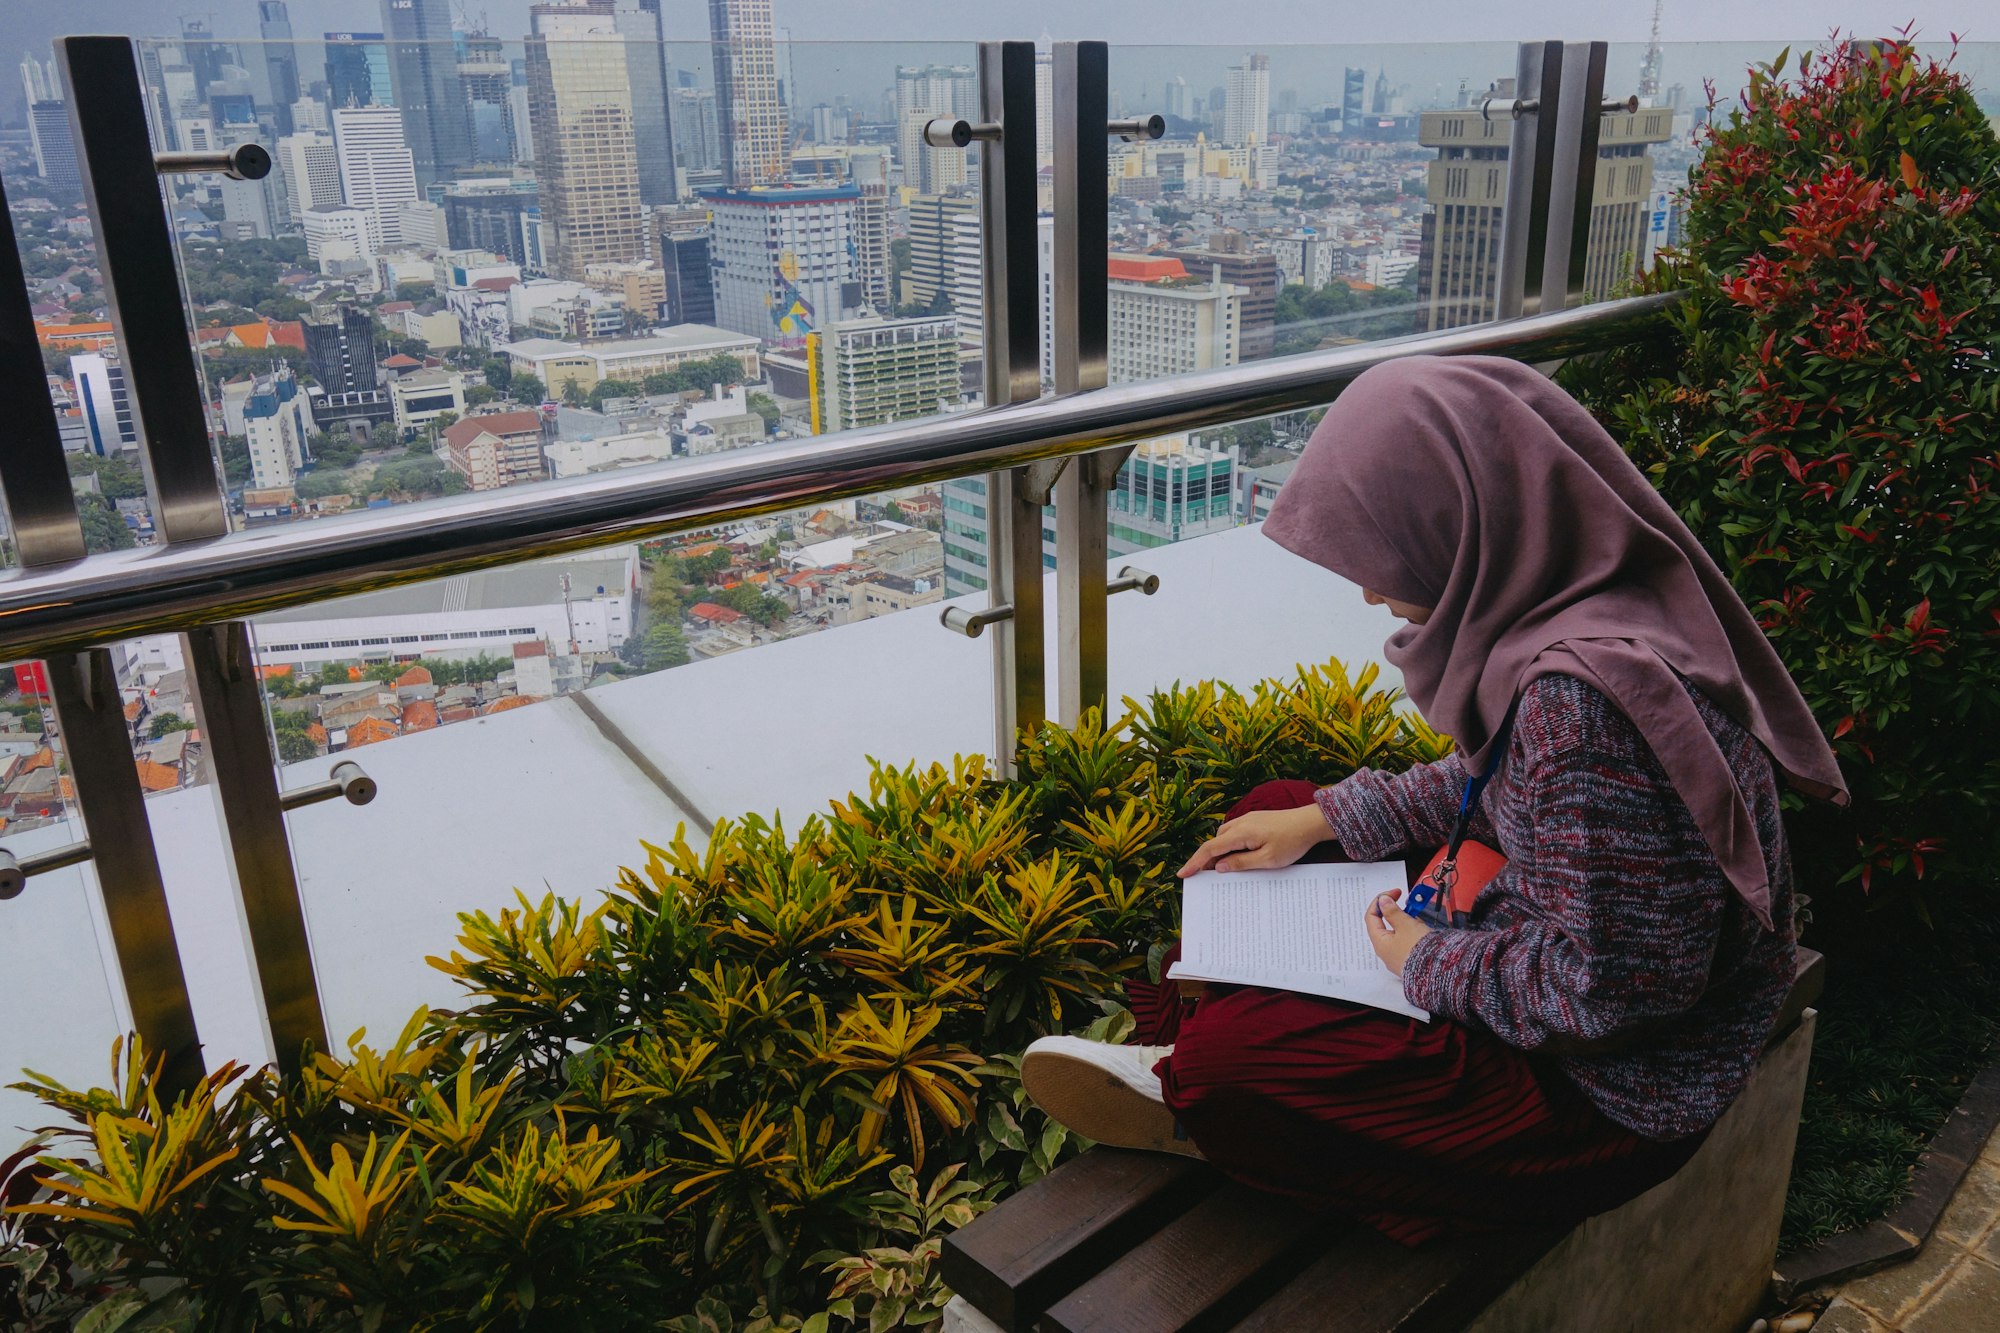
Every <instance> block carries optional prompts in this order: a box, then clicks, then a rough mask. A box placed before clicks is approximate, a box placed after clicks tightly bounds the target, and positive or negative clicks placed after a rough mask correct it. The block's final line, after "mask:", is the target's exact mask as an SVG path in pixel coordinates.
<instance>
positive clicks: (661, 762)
mask: <svg viewBox="0 0 2000 1333" xmlns="http://www.w3.org/2000/svg"><path fill="white" fill-rule="evenodd" d="M1117 563H1128V564H1135V565H1139V566H1140V567H1142V568H1145V569H1148V570H1150V571H1152V572H1153V573H1156V574H1158V575H1159V576H1160V580H1161V583H1160V590H1159V592H1158V594H1157V595H1155V596H1153V597H1145V596H1142V595H1140V594H1138V593H1136V592H1132V593H1122V594H1120V595H1118V596H1116V597H1113V598H1112V599H1111V603H1110V628H1109V638H1110V643H1111V646H1112V647H1111V662H1110V684H1111V695H1112V698H1113V701H1114V704H1115V702H1116V700H1117V699H1118V698H1120V697H1122V696H1124V695H1133V696H1139V695H1143V694H1144V693H1145V692H1147V691H1148V690H1150V689H1153V688H1155V687H1158V686H1162V685H1167V684H1171V683H1173V682H1174V681H1188V682H1192V681H1195V680H1202V679H1216V680H1223V681H1228V682H1230V683H1232V684H1235V685H1238V686H1248V685H1250V684H1252V683H1254V682H1255V681H1257V680H1260V679H1263V678H1266V677H1271V676H1285V675H1289V674H1290V673H1291V671H1292V670H1293V668H1294V667H1295V666H1296V665H1297V664H1299V663H1317V662H1323V661H1325V660H1326V659H1327V658H1329V657H1339V658H1341V659H1342V660H1343V661H1346V662H1347V663H1349V664H1350V666H1354V667H1356V668H1358V667H1359V666H1360V665H1361V664H1363V663H1366V662H1369V661H1377V660H1379V659H1380V656H1381V648H1382V643H1383V640H1384V639H1386V638H1387V637H1388V635H1389V634H1390V632H1391V631H1392V630H1393V628H1394V627H1395V622H1394V621H1393V620H1392V619H1391V618H1390V616H1389V614H1388V612H1387V611H1386V610H1383V609H1381V608H1375V607H1369V606H1367V605H1366V604H1365V603H1364V602H1363V601H1362V600H1361V594H1360V590H1359V589H1357V588H1355V587H1353V586H1352V585H1350V584H1347V583H1345V582H1343V581H1341V580H1339V579H1337V578H1335V577H1334V576H1333V575H1331V574H1328V573H1326V572H1325V571H1323V570H1319V569H1317V568H1314V567H1313V566H1310V565H1308V564H1306V563H1305V562H1303V561H1301V560H1298V559H1296V558H1295V557H1293V556H1291V555H1288V554H1287V553H1285V552H1284V551H1282V550H1280V549H1279V548H1278V547H1277V546H1275V545H1273V544H1272V543H1270V542H1267V541H1264V540H1263V538H1262V536H1261V534H1260V533H1259V532H1257V531H1256V530H1254V529H1247V528H1243V529H1237V530H1234V531H1231V532H1226V533H1220V534H1217V535H1214V536H1210V537H1204V538H1200V539H1198V540H1195V541H1189V542H1183V543H1181V544H1179V545H1177V546H1171V547H1166V548H1162V549H1159V550H1155V551H1147V552H1144V553H1142V554H1140V555H1136V556H1131V557H1127V558H1126V559H1125V560H1123V561H1120V562H1117ZM1046 594H1047V598H1048V605H1049V606H1050V607H1051V608H1053V606H1054V599H1055V585H1054V581H1053V580H1052V579H1051V580H1050V582H1049V584H1048V586H1047V589H1046ZM962 600H965V601H969V602H972V603H975V604H983V602H984V596H983V594H982V595H979V596H976V597H973V598H968V599H962ZM938 610H939V608H938V607H936V606H929V607H922V608H917V609H916V610H913V611H909V612H903V613H900V614H897V615H892V616H884V617H878V618H876V619H872V620H867V621H862V622H860V623H858V624H854V625H848V626H844V627H842V628H838V629H831V630H827V631H823V632H821V633H817V634H810V635H805V636H801V637H799V638H796V639H789V640H785V641H783V642H779V643H774V644H769V645H765V646H762V647H758V648H754V649H750V650H747V651H744V652H739V653H732V654H730V655H729V656H727V657H724V658H720V659H716V660H713V661H698V662H694V663H691V664H690V665H688V666H685V667H679V668H676V669H674V670H671V671H666V672H661V673H658V674H655V675H652V676H647V677H643V678H640V679H637V680H632V681H624V682H620V683H617V684H613V685H606V686H602V687H600V688H598V689H595V690H592V691H591V692H590V694H589V696H588V697H589V701H590V703H591V704H592V705H594V706H595V708H596V709H597V710H598V711H599V712H601V714H602V715H603V716H604V717H605V719H606V720H607V721H608V722H609V723H610V724H611V725H612V726H613V727H614V728H615V729H616V730H617V731H619V732H622V733H623V735H624V737H625V738H626V739H627V741H628V742H629V743H630V744H631V745H632V746H634V747H635V748H636V749H637V751H638V752H639V753H640V754H642V755H643V756H645V757H646V759H647V760H649V761H650V762H651V763H652V764H653V765H654V766H655V767H656V768H657V770H658V771H659V772H660V774H661V775H663V776H664V777H665V779H666V780H667V782H668V783H669V784H670V785H671V786H672V787H673V788H675V789H676V790H678V791H679V792H680V793H681V794H682V795H684V796H685V797H686V798H687V801H688V803H689V804H691V805H693V806H694V807H696V808H697V809H698V811H699V813H700V815H701V816H703V817H704V818H706V819H708V820H713V819H715V818H717V817H721V816H727V817H733V816H737V815H740V814H743V813H746V812H749V811H758V812H764V813H769V812H771V811H774V810H775V811H779V812H782V813H783V814H784V816H785V822H786V824H787V826H788V827H794V828H795V827H797V824H798V823H799V821H800V820H801V819H803V818H804V816H806V815H808V814H810V813H812V812H814V811H817V810H822V809H824V808H825V804H826V802H827V801H828V800H829V799H832V798H835V797H838V796H841V795H844V794H845V793H847V792H849V791H851V790H854V789H856V788H858V787H861V786H863V785H864V784H865V783H866V781H867V773H868V765H867V756H870V755H874V756H879V757H881V758H882V759H884V760H885V761H889V762H894V763H899V764H900V763H904V762H907V761H909V760H911V759H917V760H920V761H922V762H925V763H928V762H930V761H932V760H936V759H948V758H949V757H950V756H951V755H952V754H954V753H966V752H974V751H980V752H984V751H986V750H988V749H989V748H990V745H991V740H992V737H991V734H990V733H991V725H992V724H991V719H992V702H991V663H992V659H993V649H992V644H991V640H990V639H987V638H980V639H966V638H963V637H961V636H959V635H955V634H952V633H950V632H949V631H947V630H945V629H944V628H943V627H942V626H940V625H939V623H938V618H937V612H938ZM1050 626H1051V629H1053V610H1051V615H1050ZM1051 637H1053V635H1051ZM1048 679H1049V680H1050V681H1051V682H1052V683H1053V681H1054V679H1055V674H1054V664H1053V662H1051V663H1050V669H1049V673H1048ZM1397 680H1398V678H1397V675H1396V673H1395V671H1394V670H1393V669H1391V668H1386V667H1385V669H1384V672H1383V684H1384V685H1385V686H1386V685H1393V684H1396V683H1397ZM1051 696H1053V684H1051ZM1051 706H1053V699H1052V703H1051ZM353 757H354V758H355V759H356V760H358V761H359V762H360V763H361V765H362V766H363V767H364V768H365V769H366V770H367V771H368V773H369V774H370V775H371V776H372V777H374V778H375V779H376V780H377V781H378V783H379V784H380V788H381V792H380V795H379V796H377V798H376V799H375V802H374V803H373V804H371V805H368V806H363V807H355V806H350V805H347V804H346V803H344V802H339V801H332V802H327V803H324V804H320V805H315V806H310V807H307V808H306V809H303V810H300V811H298V812H295V813H294V814H293V815H292V816H291V823H290V830H291V837H292V847H293V854H294V859H295V862H296V864H297V866H298V868H299V874H300V880H301V886H302V890H303V893H304V896H305V902H306V911H307V916H308V923H309V926H310V929H311V933H312V939H313V951H314V959H315V967H316V970H317V972H318V976H319V984H320V993H321V998H322V1002H323V1004H324V1006H325V1009H326V1016H327V1026H328V1030H329V1033H330V1035H331V1037H332V1040H333V1042H334V1044H335V1046H336V1048H342V1049H344V1046H345V1042H346V1039H347V1037H348V1036H349V1034H351V1033H352V1032H353V1031H354V1030H355V1029H357V1028H360V1027H363V1026H365V1027H367V1029H368V1030H369V1034H370V1038H371V1040H375V1041H389V1040H393V1038H394V1036H395V1034H396V1032H397V1031H398V1030H400V1028H401V1027H402V1025H403V1023H404V1022H405V1021H406V1020H407V1019H408V1018H409V1016H410V1014H411V1012H412V1011H413V1010H415V1009H416V1008H417V1006H419V1005H422V1004H431V1005H439V1006H453V1005H456V1004H458V1003H460V994H461V993H460V992H459V991H458V990H457V988H456V987H454V986H453V985H452V984H451V982H450V981H449V979H447V978H446V977H445V976H444V975H443V974H442V973H440V972H437V971H436V970H434V969H432V968H430V967H428V966H427V965H426V964H425V962H424V958H425V956H426V955H430V954H436V955H448V954H449V953H450V952H451V950H452V947H453V945H454V942H455V940H456V937H457V934H458V925H457V914H458V913H459V912H462V911H471V910H476V909H484V910H488V911H494V910H497V909H499V908H501V907H505V906H507V905H510V904H511V903H512V902H513V889H514V888H515V887H516V886H519V887H520V888H521V889H522V890H523V891H524V892H526V893H527V894H528V895H529V896H530V897H531V898H539V897H540V896H541V894H542V893H543V892H545V891H546V890H549V889H553V890H554V891H556V892H557V893H559V894H562V895H564V896H568V897H574V898H580V899H583V900H585V901H587V902H592V903H594V902H595V901H596V897H597V893H598V891H599V890H601V889H603V888H606V887H608V886H609V885H610V884H611V883H612V881H613V879H614V877H615V875H616V873H617V870H618V867H619V866H620V865H622V864H631V863H636V862H638V861H640V860H642V859H643V858H642V855H641V853H640V851H639V845H638V844H639V840H640V839H642V838H644V839H646V840H649V841H653V842H659V843H664V842H665V841H667V840H668V839H670V838H671V837H672V836H673V833H674V830H675V828H676V826H677V825H679V824H680V823H682V822H683V821H685V820H687V815H688V813H689V812H687V811H685V810H683V809H681V808H680V807H679V806H678V805H677V804H676V802H675V801H674V800H672V799H670V798H669V796H668V795H667V794H666V793H665V792H664V791H663V790H662V789H661V787H660V786H659V785H657V784H656V783H655V782H654V780H653V778H652V777H651V776H649V775H648V774H647V773H645V772H643V771H642V770H641V769H640V768H639V767H638V766H637V765H636V764H635V763H633V761H632V760H631V759H629V758H628V757H627V756H626V754H625V753H623V752H622V751H621V750H620V749H619V748H618V747H617V746H616V745H614V744H613V742H612V741H611V739H609V738H608V737H607V736H606V735H605V733H604V731H603V730H602V729H601V728H600V727H599V726H598V725H597V724H596V723H595V722H594V721H593V719H592V718H591V717H590V715H589V714H588V713H587V712H586V710H585V708H584V707H582V706H580V705H579V704H578V703H577V702H576V700H575V698H574V697H568V698H561V699H556V700H553V701H550V702H547V703H541V704H536V705H534V706H532V707H527V708H519V709H515V710H512V711H509V712H505V713H500V714H497V715H495V716H493V717H490V718H484V719H480V720H477V721H471V722H461V723H457V724H454V725H452V726H448V727H442V728H439V729H438V730H435V731H429V732H424V733H422V734H420V735H416V736H410V737H404V738H400V739H397V740H392V741H387V742H383V743H381V744H377V745H371V746H368V747H366V748H364V749H362V750H360V751H357V752H356V753H355V755H354V756H353ZM329 766H330V761H329V760H327V759H319V760H314V761H311V762H309V763H304V764H295V765H291V766H288V767H287V769H286V771H285V774H284V779H285V784H286V785H287V786H288V787H290V786H302V785H305V784H307V783H311V782H315V781H318V780H320V779H321V778H322V777H323V776H324V775H325V772H326V770H327V768H328V767H329ZM213 790H214V789H213V788H212V787H199V788H192V789H189V790H187V791H181V792H175V793H170V794H168V795H166V796H163V797H160V798H157V799H155V800H153V801H150V802H148V805H147V809H148V812H149V815H150V817H151V819H152V821H153V826H154V829H155V831H156V838H157V840H158V843H159V846H160V855H161V862H162V869H163V872H164V874H165V877H166V881H167V893H168V901H169V906H170V909H171V911H172V914H173V919H174V928H175V933H176V935H177V937H178V940H179V944H180V948H181V951H182V957H183V959H184V960H187V961H186V962H185V964H184V966H185V970H186V972H187V977H188V986H189V991H190V994H191V996H192V999H193V1003H194V1008H195V1021H196V1024H197V1026H198V1027H199V1029H200V1031H201V1035H202V1038H203V1042H204V1044H205V1047H206V1049H207V1058H208V1061H209V1064H210V1067H211V1068H213V1067H214V1066H215V1065H217V1064H219V1063H220V1062H221V1061H222V1060H224V1059H239V1060H246V1061H250V1062H253V1063H254V1062H260V1061H262V1060H265V1059H268V1058H269V1051H268V1050H267V1049H265V1038H264V1037H263V1035H262V1032H261V1027H262V1020H261V1017H260V1014H259V1010H258V1003H257V998H256V992H255V987H254V984H253V982H252V976H253V973H252V971H251V965H250V962H249V956H248V952H247V948H246V946H245V943H244V936H243V931H242V926H241V922H240V916H239V914H238V910H237V907H236V902H235V897H234V893H233V890H232V889H231V887H230V885H231V881H230V878H229V871H228V869H227V867H226V865H225V863H224V858H223V855H222V850H221V845H220V841H219V836H220V835H219V832H218V827H219V826H218V822H217V811H216V809H215V806H214V799H213V795H212V793H213ZM687 822H688V825H689V827H688V834H689V837H690V839H691V840H697V839H698V838H699V836H700V834H699V832H698V828H697V826H696V825H695V824H694V822H693V821H687ZM70 836H71V835H70V834H68V833H66V832H65V831H63V830H61V829H58V828H49V829H41V830H35V831H33V832H30V833H27V834H23V835H20V836H18V837H14V838H9V839H7V843H8V846H9V847H10V849H11V850H14V851H15V852H16V854H17V855H18V854H20V853H23V852H28V851H34V850H38V849H40V848H41V847H44V846H54V845H56V844H58V843H61V842H64V841H67V840H68V839H69V837H70ZM0 912H4V914H5V919H6V925H7V929H6V931H5V932H4V934H0V975H4V976H6V977H7V978H8V979H9V981H10V983H11V984H10V987H9V995H10V1002H9V1013H8V1018H9V1020H10V1021H9V1022H8V1023H6V1024H5V1025H4V1027H0V1075H4V1078H0V1082H5V1081H13V1079H14V1078H15V1077H17V1075H16V1074H15V1072H14V1071H17V1070H19V1069H21V1068H23V1067H24V1066H25V1067H30V1068H34V1069H38V1070H41V1071H43V1072H45V1073H48V1074H51V1075H54V1076H56V1077H59V1078H62V1079H64V1080H66V1081H73V1080H83V1079H88V1080H92V1081H101V1080H102V1078H103V1076H104V1074H105V1072H106V1071H107V1069H108V1065H107V1063H106V1062H107V1060H108V1058H109V1051H110V1042H111V1038H112V1037H113V1036H114V1035H115V1034H116V1033H117V1032H119V1031H122V1030H124V1029H125V1028H126V1027H127V1026H129V1016H128V1014H127V1013H126V1010H125V1006H124V1000H123V996H122V993H121V988H120V986H119V984H118V980H117V973H116V968H115V966H114V965H113V962H112V953H111V949H110V947H109V935H108V931H107V929H106V927H105V923H104V919H103V911H102V907H101V904H100V903H99V901H98V896H97V894H96V892H95V890H94V880H93V879H92V878H91V877H90V876H89V874H88V872H87V871H84V870H77V869H72V870H65V871H61V872H56V873H52V874H48V875H41V876H37V877H36V878H35V879H33V880H32V881H30V883H29V887H28V890H27V892H26V893H24V894H22V896H21V897H20V898H18V899H16V900H15V901H13V902H10V903H7V904H5V905H4V907H0ZM48 1121H49V1117H47V1116H44V1115H42V1114H40V1113H39V1112H38V1110H37V1109H36V1108H35V1107H34V1106H33V1104H32V1103H31V1101H30V1100H29V1099H28V1098H27V1097H26V1096H24V1095H23V1094H20V1093H15V1092H11V1091H0V1144H5V1143H8V1142H9V1141H10V1139H11V1138H12V1137H13V1136H14V1132H15V1131H16V1130H17V1129H25V1128H35V1127H39V1126H41V1125H44V1124H46V1123H48Z"/></svg>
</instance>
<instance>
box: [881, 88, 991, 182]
mask: <svg viewBox="0 0 2000 1333" xmlns="http://www.w3.org/2000/svg"><path fill="white" fill-rule="evenodd" d="M940 117H942V118H944V119H947V120H956V119H964V120H977V119H978V118H979V78H978V76H977V75H976V74H974V73H973V69H972V66H970V65H899V66H897V67H896V132H897V149H898V155H899V157H900V161H901V165H902V168H903V185H904V188H906V189H910V190H915V191H916V192H918V193H919V194H944V193H945V192H947V191H949V190H954V189H957V188H958V187H959V186H962V185H964V184H965V179H966V167H967V164H968V163H969V162H970V160H971V154H970V153H968V152H967V151H966V150H965V149H963V148H933V147H931V146H930V145H929V144H927V143H925V142H924V126H925V124H926V123H928V122H929V121H931V120H934V119H937V118H940Z"/></svg>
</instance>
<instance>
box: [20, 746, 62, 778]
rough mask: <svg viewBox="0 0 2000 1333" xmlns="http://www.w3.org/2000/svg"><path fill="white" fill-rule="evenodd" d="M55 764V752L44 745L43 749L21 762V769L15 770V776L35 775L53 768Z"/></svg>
mask: <svg viewBox="0 0 2000 1333" xmlns="http://www.w3.org/2000/svg"><path fill="white" fill-rule="evenodd" d="M55 762H56V754H55V751H54V750H51V749H50V748H49V747H48V746H46V745H44V746H43V747H42V748H41V749H39V750H37V751H35V752H34V753H33V754H31V755H29V756H27V757H26V758H25V759H23V760H22V761H21V766H20V768H18V769H16V770H15V776H16V777H19V776H20V775H21V774H23V773H33V772H36V771H38V770H40V769H44V768H53V767H54V766H55Z"/></svg>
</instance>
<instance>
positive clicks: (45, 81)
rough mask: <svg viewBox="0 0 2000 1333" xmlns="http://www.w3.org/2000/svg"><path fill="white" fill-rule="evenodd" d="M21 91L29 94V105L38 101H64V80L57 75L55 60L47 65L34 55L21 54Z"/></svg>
mask: <svg viewBox="0 0 2000 1333" xmlns="http://www.w3.org/2000/svg"><path fill="white" fill-rule="evenodd" d="M21 91H22V92H23V93H25V94H26V95H27V99H28V105H29V106H33V105H34V104H35V103H37V102H60V101H62V100H63V99H62V80H61V79H60V78H58V77H57V75H56V68H55V62H54V61H53V60H52V61H50V62H49V63H48V65H47V66H46V67H45V66H43V64H42V62H41V61H39V60H37V59H35V57H34V56H33V55H30V54H27V53H23V54H22V56H21Z"/></svg>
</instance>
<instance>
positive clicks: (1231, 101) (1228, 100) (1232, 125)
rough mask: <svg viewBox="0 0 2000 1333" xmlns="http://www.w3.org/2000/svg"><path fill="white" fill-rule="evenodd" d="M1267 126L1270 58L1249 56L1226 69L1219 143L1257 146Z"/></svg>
mask: <svg viewBox="0 0 2000 1333" xmlns="http://www.w3.org/2000/svg"><path fill="white" fill-rule="evenodd" d="M1270 124H1271V57H1269V56H1267V55H1253V56H1251V57H1250V58H1249V59H1247V60H1245V61H1244V62H1243V63H1242V64H1240V65H1231V66H1230V67H1229V83H1228V85H1227V86H1226V89H1225V93H1224V100H1223V103H1222V135H1221V138H1222V142H1224V143H1226V144H1230V145H1232V146H1233V145H1237V144H1259V143H1262V142H1264V135H1265V133H1266V132H1267V131H1268V130H1269V129H1270Z"/></svg>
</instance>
